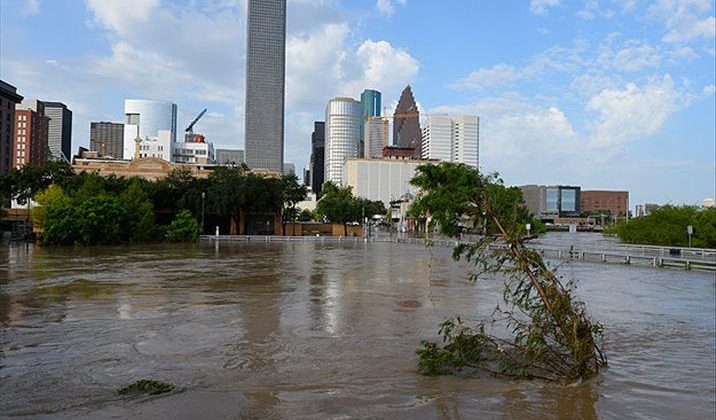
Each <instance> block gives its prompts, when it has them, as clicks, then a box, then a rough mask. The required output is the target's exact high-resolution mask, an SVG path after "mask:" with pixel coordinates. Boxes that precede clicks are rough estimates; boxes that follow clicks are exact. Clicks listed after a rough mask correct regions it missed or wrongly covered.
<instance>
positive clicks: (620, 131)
mask: <svg viewBox="0 0 716 420" xmlns="http://www.w3.org/2000/svg"><path fill="white" fill-rule="evenodd" d="M678 96H679V93H678V92H677V91H676V90H675V89H674V83H673V81H672V79H671V77H670V76H669V75H668V74H667V75H665V76H664V77H663V78H662V79H652V80H650V81H649V82H648V83H647V84H646V86H644V87H642V88H640V87H638V86H637V85H635V84H633V83H629V84H628V85H627V86H626V87H625V89H623V90H617V89H607V90H604V91H602V92H601V93H599V94H598V95H596V96H594V97H593V98H592V99H591V100H590V101H589V103H588V104H587V109H588V110H591V111H596V112H598V113H599V118H598V120H597V121H596V122H594V123H593V124H592V125H591V126H592V136H591V142H592V146H594V147H611V146H618V145H623V144H625V143H628V142H631V141H634V140H639V139H644V138H646V137H649V136H651V135H652V134H654V133H656V132H657V131H658V130H659V129H660V128H661V127H662V125H663V124H664V122H665V121H666V119H667V118H668V117H669V116H670V115H671V114H672V113H673V112H674V111H676V109H677V101H678Z"/></svg>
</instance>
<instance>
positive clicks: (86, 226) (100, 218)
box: [77, 194, 126, 245]
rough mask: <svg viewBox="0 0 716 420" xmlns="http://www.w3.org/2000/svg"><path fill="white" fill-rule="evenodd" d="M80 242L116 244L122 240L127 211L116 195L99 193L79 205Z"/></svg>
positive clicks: (84, 243) (83, 243)
mask: <svg viewBox="0 0 716 420" xmlns="http://www.w3.org/2000/svg"><path fill="white" fill-rule="evenodd" d="M77 217H78V222H77V226H78V234H79V243H80V244H82V245H95V244H115V243H118V242H121V240H122V222H123V221H124V220H125V219H126V212H125V210H124V208H123V207H122V206H121V204H120V203H119V200H118V199H117V198H116V197H112V196H109V195H104V194H103V195H98V196H96V197H90V198H87V199H85V200H83V201H81V202H80V203H79V206H78V207H77Z"/></svg>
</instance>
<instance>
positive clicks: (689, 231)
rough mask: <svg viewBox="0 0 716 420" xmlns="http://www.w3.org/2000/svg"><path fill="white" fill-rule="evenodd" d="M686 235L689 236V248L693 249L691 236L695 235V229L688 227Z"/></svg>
mask: <svg viewBox="0 0 716 420" xmlns="http://www.w3.org/2000/svg"><path fill="white" fill-rule="evenodd" d="M686 233H687V234H688V235H689V248H691V235H693V234H694V227H693V226H691V225H689V226H686Z"/></svg>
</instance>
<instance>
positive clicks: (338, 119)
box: [324, 98, 362, 184]
mask: <svg viewBox="0 0 716 420" xmlns="http://www.w3.org/2000/svg"><path fill="white" fill-rule="evenodd" d="M361 117H362V109H361V103H360V102H359V101H356V100H355V99H353V98H334V99H331V100H330V101H328V105H327V106H326V140H325V143H326V146H325V147H326V148H325V158H324V162H325V163H324V177H325V178H324V179H325V181H333V182H335V183H336V184H340V183H341V182H342V181H343V163H344V162H345V161H346V160H347V159H352V158H356V157H358V152H359V150H360V137H361V136H360V130H361Z"/></svg>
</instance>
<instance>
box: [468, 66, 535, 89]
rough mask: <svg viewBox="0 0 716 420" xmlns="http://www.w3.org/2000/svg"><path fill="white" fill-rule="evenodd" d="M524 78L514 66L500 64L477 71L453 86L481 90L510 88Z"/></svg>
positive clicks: (522, 72) (520, 71) (522, 73)
mask: <svg viewBox="0 0 716 420" xmlns="http://www.w3.org/2000/svg"><path fill="white" fill-rule="evenodd" d="M524 77H525V72H524V71H523V70H521V69H517V68H515V67H514V66H511V65H508V64H505V63H500V64H495V65H494V66H492V67H490V68H486V69H479V70H476V71H473V72H472V73H470V74H469V75H468V76H467V77H464V78H462V79H460V80H458V81H457V82H456V83H455V86H456V87H458V88H468V89H473V90H481V89H484V88H490V87H504V86H510V85H512V84H513V83H514V82H517V81H519V80H520V79H522V78H524Z"/></svg>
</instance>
